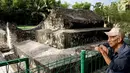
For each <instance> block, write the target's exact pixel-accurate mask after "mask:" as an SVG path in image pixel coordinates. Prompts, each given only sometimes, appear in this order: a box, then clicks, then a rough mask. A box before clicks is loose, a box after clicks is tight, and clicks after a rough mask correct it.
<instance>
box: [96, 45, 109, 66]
mask: <svg viewBox="0 0 130 73" xmlns="http://www.w3.org/2000/svg"><path fill="white" fill-rule="evenodd" d="M95 50H97V51H99V52H100V53H101V54H102V56H103V58H104V60H105V61H106V63H107V64H108V65H109V64H110V62H111V59H110V58H109V56H108V48H106V47H105V46H104V45H100V46H99V47H95Z"/></svg>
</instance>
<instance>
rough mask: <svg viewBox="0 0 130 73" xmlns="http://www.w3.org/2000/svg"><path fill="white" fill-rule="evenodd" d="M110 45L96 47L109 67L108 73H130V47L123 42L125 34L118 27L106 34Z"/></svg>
mask: <svg viewBox="0 0 130 73" xmlns="http://www.w3.org/2000/svg"><path fill="white" fill-rule="evenodd" d="M105 34H106V35H107V36H108V43H106V44H103V45H100V46H98V47H95V49H96V50H97V51H99V52H100V53H101V54H102V56H103V58H104V60H105V62H106V63H107V65H108V69H107V70H106V73H130V47H129V46H128V45H127V44H126V43H125V42H124V41H123V39H124V32H123V31H122V30H121V29H120V28H117V27H114V28H112V29H111V30H110V31H109V32H105Z"/></svg>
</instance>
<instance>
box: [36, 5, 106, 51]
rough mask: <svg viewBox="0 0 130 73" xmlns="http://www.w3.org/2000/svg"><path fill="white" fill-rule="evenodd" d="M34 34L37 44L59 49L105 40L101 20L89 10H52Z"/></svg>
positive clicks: (104, 29)
mask: <svg viewBox="0 0 130 73" xmlns="http://www.w3.org/2000/svg"><path fill="white" fill-rule="evenodd" d="M43 24H44V25H43V26H42V29H41V30H38V31H37V32H36V34H37V37H36V38H37V42H40V43H43V44H47V45H49V46H52V47H56V48H59V49H63V48H70V47H75V46H79V45H85V44H87V43H92V42H98V41H101V40H105V39H106V38H107V36H106V35H105V34H104V31H107V30H109V28H104V27H103V26H104V21H103V19H102V18H101V17H100V16H98V15H97V14H95V13H94V12H93V11H90V10H73V9H61V8H59V9H53V10H52V11H51V13H50V14H49V16H48V17H47V19H46V20H45V21H44V23H43Z"/></svg>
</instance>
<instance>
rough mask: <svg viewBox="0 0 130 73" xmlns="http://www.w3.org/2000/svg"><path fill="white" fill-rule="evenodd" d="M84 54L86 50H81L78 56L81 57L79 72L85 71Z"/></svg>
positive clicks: (83, 72)
mask: <svg viewBox="0 0 130 73" xmlns="http://www.w3.org/2000/svg"><path fill="white" fill-rule="evenodd" d="M85 55H86V51H85V50H81V53H80V58H81V73H85Z"/></svg>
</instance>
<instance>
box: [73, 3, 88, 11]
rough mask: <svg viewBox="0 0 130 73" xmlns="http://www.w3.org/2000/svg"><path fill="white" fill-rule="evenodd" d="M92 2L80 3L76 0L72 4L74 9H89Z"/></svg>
mask: <svg viewBox="0 0 130 73" xmlns="http://www.w3.org/2000/svg"><path fill="white" fill-rule="evenodd" d="M90 7H91V4H90V3H88V2H84V3H78V2H75V4H74V5H73V6H72V8H73V9H87V10H90Z"/></svg>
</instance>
